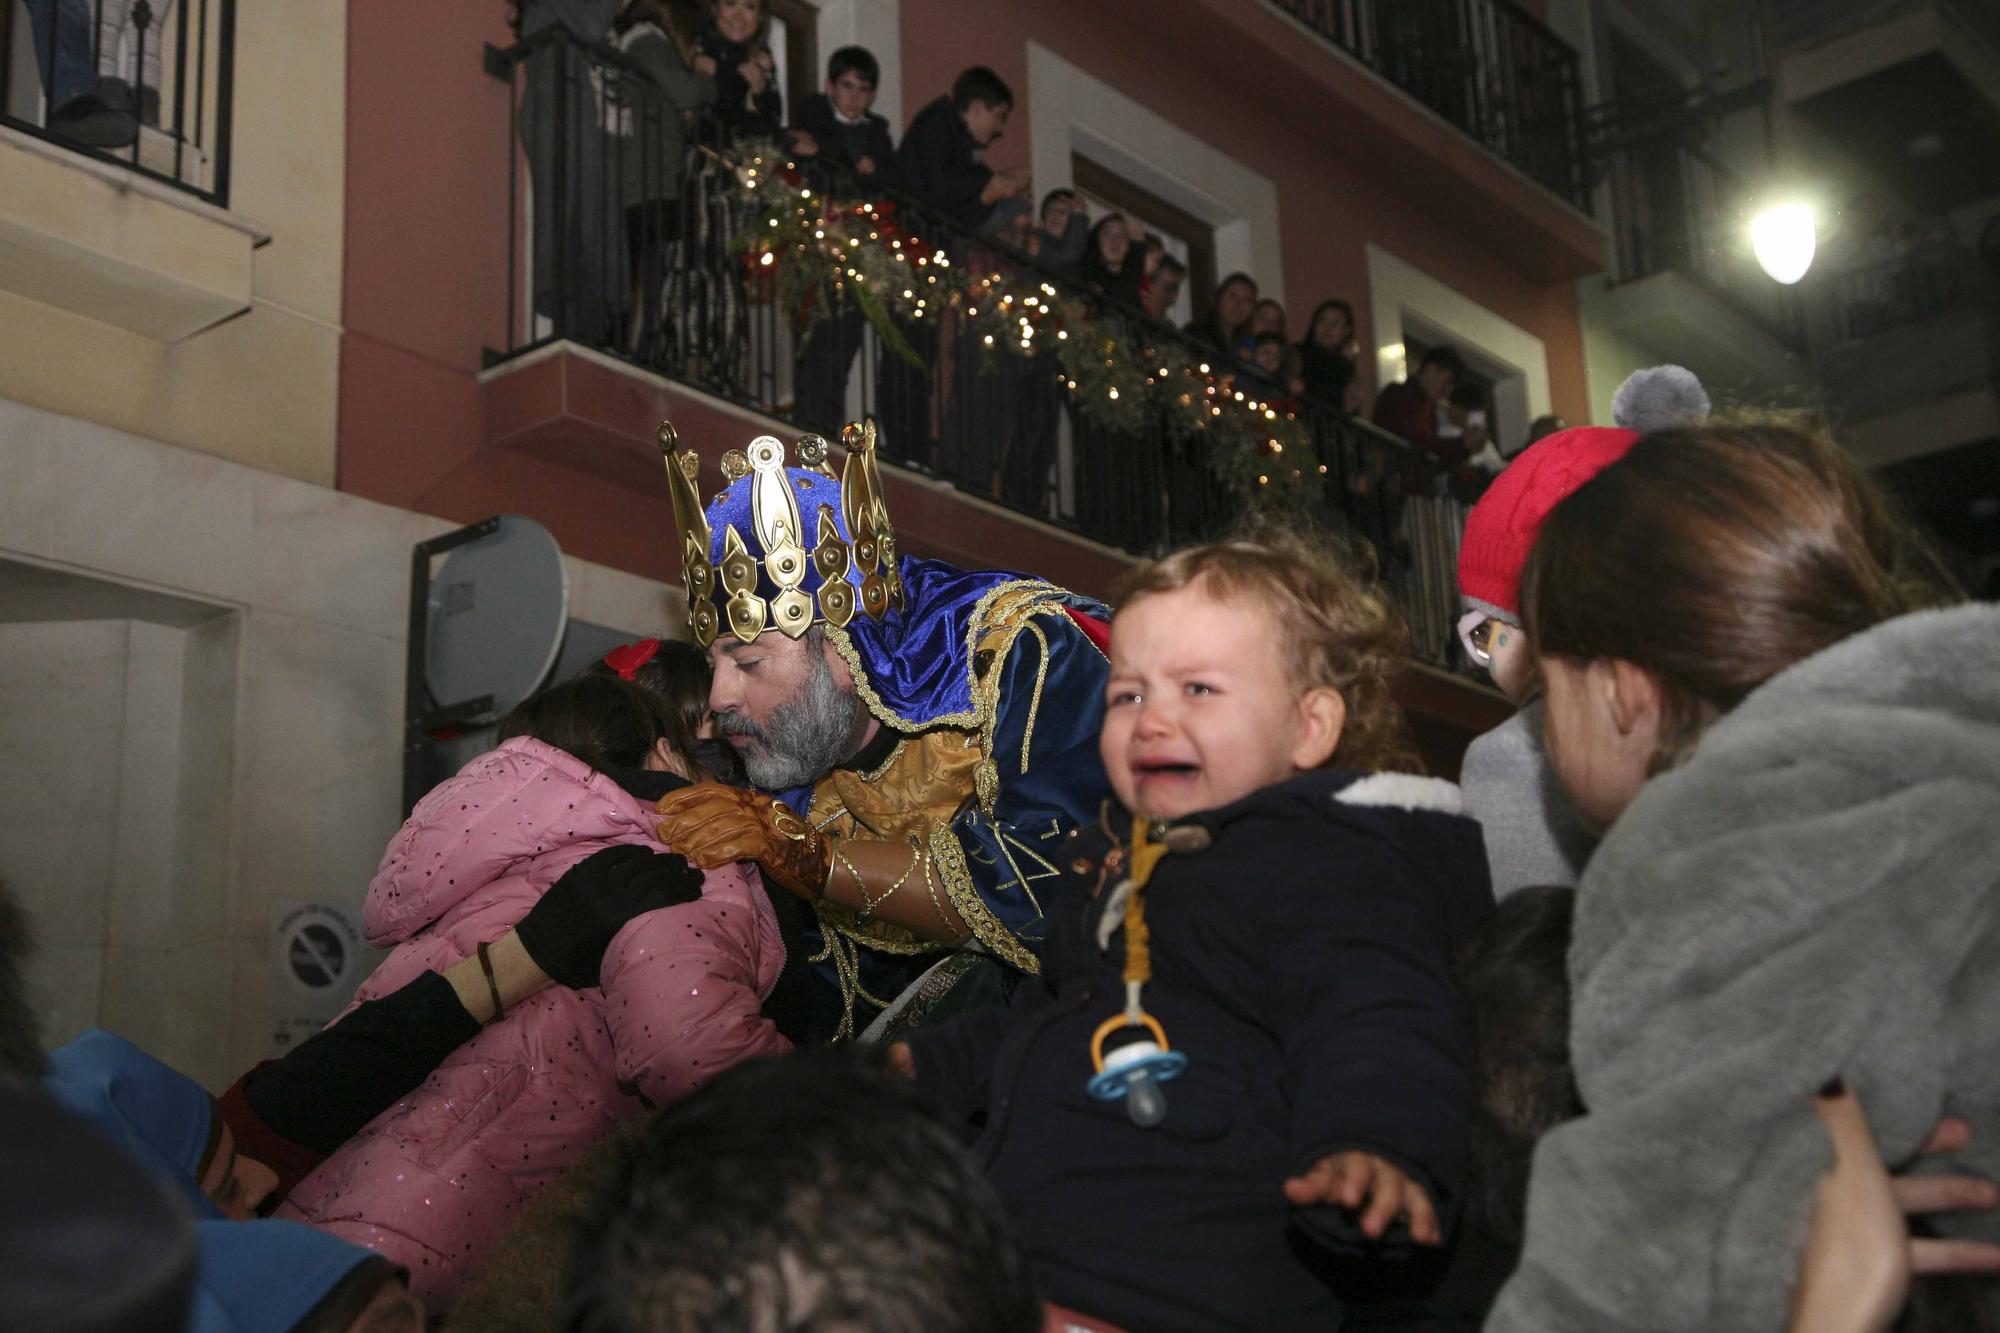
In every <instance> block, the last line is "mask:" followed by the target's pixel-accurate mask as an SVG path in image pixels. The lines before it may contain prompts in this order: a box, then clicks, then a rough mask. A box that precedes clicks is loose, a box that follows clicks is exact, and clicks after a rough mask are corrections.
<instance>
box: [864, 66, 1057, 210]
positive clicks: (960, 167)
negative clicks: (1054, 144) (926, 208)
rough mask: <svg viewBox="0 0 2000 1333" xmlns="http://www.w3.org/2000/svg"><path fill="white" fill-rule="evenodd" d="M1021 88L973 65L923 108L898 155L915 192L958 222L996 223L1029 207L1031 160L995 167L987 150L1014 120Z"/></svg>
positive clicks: (903, 172) (900, 164)
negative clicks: (1000, 168)
mask: <svg viewBox="0 0 2000 1333" xmlns="http://www.w3.org/2000/svg"><path fill="white" fill-rule="evenodd" d="M1013 109H1014V90H1013V89H1012V88H1009V87H1008V86H1007V84H1006V82H1005V81H1004V80H1002V79H1001V77H1000V76H999V75H998V74H995V73H994V72H993V71H992V70H990V69H988V68H986V67H985V66H984V65H974V66H973V67H972V68H971V69H968V70H966V71H965V72H964V73H962V74H960V75H959V76H958V78H957V79H956V80H954V81H953V83H952V85H951V95H950V96H948V97H940V98H938V99H937V100H936V101H934V102H932V103H930V105H928V106H926V107H925V108H924V109H923V110H921V111H919V112H918V113H917V115H916V119H914V120H912V121H911V122H910V130H909V133H907V134H905V135H904V136H903V146H902V149H901V150H900V152H899V153H898V155H897V164H898V165H899V166H900V168H901V170H902V174H903V179H904V181H905V182H906V185H907V188H908V189H909V191H910V193H911V194H913V195H915V196H916V197H917V199H918V200H920V201H921V202H923V203H925V204H928V205H930V206H931V207H932V208H935V209H937V210H938V211H939V212H940V213H943V214H945V215H946V216H947V217H949V218H951V219H952V220H953V221H954V222H957V223H960V224H961V225H963V226H967V227H974V228H979V229H982V230H994V231H997V230H999V229H1000V228H1001V227H1003V226H1005V225H1006V223H1007V221H1008V219H1009V218H1011V217H1012V216H1013V215H1014V214H1016V213H1019V212H1021V211H1022V210H1023V209H1025V208H1026V207H1027V204H1026V203H1025V201H1024V200H1023V196H1025V195H1026V194H1027V192H1028V172H1027V168H1025V167H1009V168H1008V169H1006V170H1005V171H997V172H996V171H994V170H993V168H991V167H989V166H988V165H986V150H987V149H988V148H990V147H992V146H993V141H994V140H996V139H998V138H999V137H1000V136H1001V134H1002V133H1003V132H1004V131H1005V130H1006V128H1007V117H1008V115H1009V114H1010V113H1011V112H1012V111H1013Z"/></svg>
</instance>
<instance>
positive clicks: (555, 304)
mask: <svg viewBox="0 0 2000 1333" xmlns="http://www.w3.org/2000/svg"><path fill="white" fill-rule="evenodd" d="M617 14H618V0H520V8H519V9H518V11H517V21H518V24H519V30H520V36H521V39H522V41H523V42H526V41H527V40H528V39H530V38H532V37H535V36H537V35H538V34H541V33H550V34H552V35H556V36H558V37H559V40H555V41H550V42H546V43H544V44H542V45H540V46H538V47H536V48H535V49H534V50H533V51H532V52H530V53H529V55H528V56H527V58H526V59H525V60H524V61H523V62H522V78H523V81H524V84H525V87H524V89H523V91H522V94H521V109H520V116H519V120H520V134H521V146H522V147H523V148H524V149H525V150H526V152H527V158H528V176H529V179H530V180H531V182H532V183H533V185H534V189H533V197H534V226H533V234H534V293H535V298H534V299H535V313H536V314H538V315H542V316H545V317H546V318H547V319H548V320H549V321H550V322H551V324H552V325H553V332H554V334H555V336H556V337H558V338H573V339H575V340H576V341H578V342H582V343H587V344H589V345H590V346H593V347H606V346H613V345H616V344H618V343H620V342H622V341H623V339H624V337H625V335H626V333H627V329H626V326H625V314H626V310H627V309H628V307H629V306H630V304H631V300H632V279H631V275H630V273H629V272H628V264H627V252H626V248H625V247H624V246H623V245H619V244H617V243H616V241H615V240H614V239H613V238H615V237H616V236H617V234H618V227H619V221H620V219H619V217H618V216H617V215H616V214H615V213H614V212H613V210H614V209H617V208H619V206H620V200H619V191H618V185H617V182H615V181H613V180H611V179H609V173H610V172H612V171H613V170H615V169H616V167H615V165H614V164H616V163H618V162H619V160H620V157H619V153H620V145H619V142H618V138H617V134H616V129H617V126H618V124H619V123H620V121H621V120H622V116H621V115H620V111H621V108H619V107H618V106H616V105H615V104H614V103H612V102H610V101H609V100H607V98H606V97H605V89H606V87H607V80H608V72H607V70H606V69H605V67H604V66H603V64H602V63H600V62H599V61H598V60H596V59H595V58H594V57H592V56H591V55H590V50H591V48H593V47H597V46H600V45H602V44H604V43H605V42H607V41H608V40H609V39H610V36H611V25H612V21H613V19H615V18H616V17H617ZM558 131H560V133H558ZM559 222H560V223H561V225H560V226H558V223H559Z"/></svg>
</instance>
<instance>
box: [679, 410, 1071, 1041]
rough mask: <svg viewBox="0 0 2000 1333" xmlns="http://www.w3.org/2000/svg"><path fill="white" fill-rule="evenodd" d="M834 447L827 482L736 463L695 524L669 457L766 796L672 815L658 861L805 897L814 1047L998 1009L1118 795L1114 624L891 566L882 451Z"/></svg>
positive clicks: (707, 615) (862, 445) (708, 629)
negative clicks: (1110, 760)
mask: <svg viewBox="0 0 2000 1333" xmlns="http://www.w3.org/2000/svg"><path fill="white" fill-rule="evenodd" d="M661 434H662V439H663V441H664V442H665V443H666V444H667V445H668V447H669V449H670V450H671V446H672V442H673V436H672V428H671V427H670V426H669V427H663V428H662V432H661ZM847 441H848V455H847V462H846V467H845V469H844V472H843V474H842V475H841V476H840V477H838V478H836V477H835V475H834V473H833V471H832V469H831V468H830V467H829V466H827V460H826V442H825V441H824V440H820V439H817V438H816V437H810V436H809V437H807V438H806V439H804V440H801V441H800V445H799V461H800V462H801V463H803V464H805V466H802V467H787V466H785V463H784V450H783V446H781V445H780V444H779V443H778V441H776V440H775V439H772V438H771V437H769V436H765V437H763V438H761V439H758V440H756V441H754V442H753V443H752V444H751V445H750V448H749V451H748V455H747V457H746V455H745V453H744V452H742V451H738V450H731V451H730V452H729V453H727V454H725V455H723V469H722V470H723V475H724V476H725V477H726V478H728V485H727V486H726V487H725V488H724V490H723V491H722V492H721V493H720V494H719V495H717V496H716V497H715V499H714V500H712V501H711V502H710V503H709V504H708V506H707V508H706V510H705V511H704V509H703V508H702V505H701V502H700V499H699V496H698V494H697V492H696V488H695V482H694V476H693V473H694V468H693V464H694V463H695V455H694V454H692V453H688V454H683V455H678V456H676V455H674V454H672V453H671V452H670V453H669V456H668V467H667V473H668V482H669V486H670V488H671V490H672V493H673V502H674V516H675V521H676V523H677V525H678V526H679V529H680V536H681V551H682V560H683V571H684V577H685V582H686V589H687V600H688V621H689V626H690V628H691V629H692V631H693V634H694V638H695V641H696V642H697V643H699V644H702V645H703V646H705V647H707V648H708V650H709V655H710V658H711V659H712V661H713V662H714V665H715V679H714V684H713V686H712V688H711V691H710V694H709V705H710V707H711V708H712V709H713V710H714V712H715V715H716V724H717V728H718V730H720V731H721V733H722V734H723V735H724V736H725V737H726V738H727V739H728V740H729V742H730V743H731V744H732V745H734V746H735V747H736V748H737V751H738V753H739V754H740V755H741V756H742V758H743V762H744V765H745V767H746V768H747V770H748V772H749V775H750V779H751V781H752V782H753V783H754V784H755V785H756V786H757V787H758V788H760V789H761V790H758V791H743V790H739V789H736V788H732V787H725V786H721V785H718V784H713V783H710V784H702V785H698V786H695V787H690V788H688V789H686V790H684V791H681V792H677V793H674V794H673V795H672V796H670V797H668V798H667V799H666V800H663V801H662V802H661V803H660V813H661V816H662V822H661V824H660V836H661V838H662V840H663V841H665V842H666V843H667V844H668V845H669V846H671V847H673V848H674V849H675V850H677V851H679V852H681V853H682V854H683V855H685V856H687V857H688V858H689V859H690V860H691V861H694V862H695V863H697V864H700V865H704V866H709V865H720V864H723V863H725V862H729V861H737V860H752V861H756V862H758V863H759V865H761V866H762V867H763V869H764V872H765V873H766V874H767V875H768V876H769V877H770V879H771V880H772V882H774V883H776V884H778V885H780V886H781V887H783V888H785V889H786V890H788V891H789V892H790V893H791V894H792V895H794V896H795V897H796V898H797V899H798V900H799V903H800V915H801V916H802V917H803V921H802V922H801V923H800V927H799V928H800V932H801V934H802V935H803V940H802V947H804V948H805V949H806V951H807V952H806V956H807V957H809V958H810V959H811V960H812V962H813V964H814V967H815V969H816V971H817V973H818V975H819V977H820V979H821V980H822V981H823V982H824V983H825V984H824V986H823V987H821V988H820V991H821V993H820V994H819V995H818V996H817V997H816V1000H815V1003H814V1005H813V1008H814V1021H813V1023H812V1024H811V1028H812V1034H813V1035H814V1036H816V1037H821V1038H833V1039H836V1040H838V1039H845V1038H848V1037H853V1036H857V1035H860V1034H861V1032H862V1029H863V1028H864V1027H865V1026H867V1025H868V1023H869V1022H870V1020H871V1019H876V1018H878V1017H879V1018H881V1019H882V1020H883V1021H882V1023H881V1026H882V1028H883V1029H884V1030H887V1029H890V1028H892V1027H893V1028H896V1029H900V1028H901V1027H904V1026H908V1025H910V1024H913V1023H916V1022H918V1021H922V1020H923V1019H925V1018H930V1017H938V1016H941V1015H942V1014H944V1013H948V1012H955V1011H958V1010H960V1009H962V1008H965V1007H969V1006H971V1005H976V1004H980V1003H983V1002H988V1001H996V1000H998V999H999V998H1000V997H1001V996H1002V995H1003V994H1004V993H1005V991H1006V990H1007V989H1009V988H1010V987H1011V985H1012V983H1013V981H1014V979H1015V978H1016V977H1017V976H1018V975H1019V974H1020V973H1021V972H1023V971H1032V970H1034V968H1035V966H1036V960H1035V954H1034V948H1035V945H1036V944H1037V942H1038V941H1039V940H1040V939H1041V937H1042V929H1043V904H1042V903H1041V901H1040V895H1041V894H1043V893H1045V892H1047V891H1048V889H1049V888H1051V887H1052V886H1053V885H1054V884H1055V882H1056V869H1055V866H1054V864H1053V863H1052V861H1051V860H1050V858H1051V857H1052V856H1054V855H1055V854H1056V849H1057V848H1058V847H1060V846H1061V844H1062V841H1063V839H1065V838H1066V837H1067V836H1068V835H1069V833H1070V832H1071V831H1072V830H1073V829H1075V828H1076V827H1078V826H1079V825H1080V824H1081V823H1083V822H1084V821H1086V820H1090V819H1094V818H1096V817H1097V815H1098V812H1099V810H1100V808H1101V807H1102V805H1103V803H1104V801H1105V800H1107V799H1108V797H1109V795H1110V783H1109V781H1108V779H1107V778H1106V777H1105V773H1104V766H1103V764H1102V762H1101V761H1100V760H1099V759H1098V755H1097V731H1098V725H1099V723H1100V721H1101V720H1102V714H1103V698H1104V682H1105V675H1106V661H1105V657H1104V654H1103V652H1102V651H1101V649H1100V644H1101V643H1102V642H1103V641H1104V637H1105V633H1106V626H1105V624H1104V620H1105V618H1106V616H1107V613H1106V611H1105V609H1104V608H1103V607H1102V606H1101V605H1099V604H1098V603H1096V602H1094V601H1092V600H1090V599H1087V598H1082V597H1078V596H1076V595H1074V594H1071V593H1068V592H1065V591H1064V590H1062V589H1060V588H1057V587H1055V586H1053V585H1051V584H1048V583H1045V582H1043V581H1041V580H1039V579H1031V578H1024V577H1022V576H1020V575H1016V574H1010V573H1003V572H997V571H981V572H969V571H966V570H961V569H956V568H953V567H951V566H949V565H944V564H940V563H938V562H936V561H932V560H919V559H916V558H914V557H907V556H900V555H899V554H898V553H897V550H896V539H895V534H894V532H893V531H892V530H891V528H890V527H889V520H888V512H887V510H886V508H885V507H884V505H883V501H882V492H881V483H880V478H879V476H878V474H877V470H876V461H875V440H874V433H873V431H872V429H870V430H863V429H859V428H855V427H849V428H848V432H847ZM919 978H921V980H922V984H921V985H915V984H913V983H915V982H917V981H918V979H919ZM898 996H902V997H904V998H903V999H902V1000H900V1001H898V999H897V997H898Z"/></svg>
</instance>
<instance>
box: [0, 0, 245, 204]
mask: <svg viewBox="0 0 2000 1333" xmlns="http://www.w3.org/2000/svg"><path fill="white" fill-rule="evenodd" d="M235 50H236V3H235V0H19V2H18V3H8V4H6V5H4V6H0V125H5V126H7V127H9V128H12V129H15V130H20V131H22V132H24V133H27V134H31V135H34V136H36V137H38V138H42V139H46V140H49V141H50V142H53V143H58V144H61V145H62V146H63V147H64V148H67V149H71V150H73V151H76V152H79V153H83V154H86V155H88V156H90V157H92V158H96V159H98V160H100V161H105V162H112V163H115V164H117V165H118V166H119V167H121V168H123V169H125V170H127V171H132V172H135V173H137V174H139V175H141V176H146V177H149V178H151V179H153V180H157V181H162V182H164V183H166V184H168V185H172V186H175V187H177V188H179V189H182V190H186V191H187V192H188V193H190V194H193V195H196V196H199V197H200V198H202V199H206V200H208V201H209V202H210V203H214V204H217V205H220V206H222V207H225V208H226V207H227V206H228V204H229V137H230V114H231V96H232V83H233V79H232V71H233V66H234V62H235Z"/></svg>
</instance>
